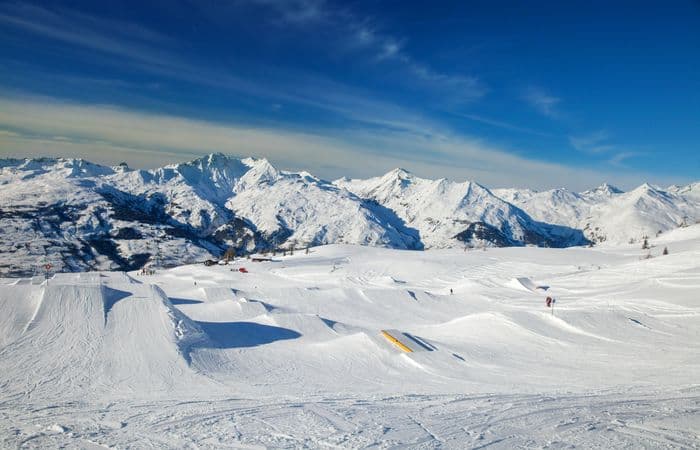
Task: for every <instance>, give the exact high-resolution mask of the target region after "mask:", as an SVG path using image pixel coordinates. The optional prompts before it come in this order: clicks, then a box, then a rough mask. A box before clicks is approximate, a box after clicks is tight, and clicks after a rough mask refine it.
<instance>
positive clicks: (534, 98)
mask: <svg viewBox="0 0 700 450" xmlns="http://www.w3.org/2000/svg"><path fill="white" fill-rule="evenodd" d="M523 99H524V100H525V101H526V102H528V103H529V104H530V106H532V107H533V108H534V109H535V110H537V111H538V112H539V113H540V114H542V115H544V116H547V117H549V118H552V119H559V118H560V117H561V112H560V111H559V110H558V109H557V107H558V105H559V104H560V103H561V99H560V98H558V97H554V96H553V95H550V94H548V93H547V92H545V91H544V89H542V88H539V87H535V86H530V87H529V88H527V89H526V90H525V94H524V95H523Z"/></svg>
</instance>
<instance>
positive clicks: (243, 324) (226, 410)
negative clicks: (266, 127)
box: [0, 179, 700, 449]
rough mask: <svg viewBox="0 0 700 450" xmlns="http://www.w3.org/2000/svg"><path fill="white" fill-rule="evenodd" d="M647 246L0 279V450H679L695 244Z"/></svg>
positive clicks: (693, 237)
mask: <svg viewBox="0 0 700 450" xmlns="http://www.w3.org/2000/svg"><path fill="white" fill-rule="evenodd" d="M224 181H225V179H224V180H222V182H224ZM650 243H651V245H652V248H651V250H650V253H649V254H650V255H651V256H652V257H651V258H648V259H646V258H645V257H646V256H647V252H646V251H642V250H641V249H640V248H639V245H624V246H606V247H603V248H591V249H585V248H568V249H547V248H536V247H520V248H491V249H486V250H470V251H464V250H461V249H459V250H458V249H443V250H431V251H426V252H421V251H409V250H391V249H384V248H375V247H363V246H352V245H328V246H321V247H314V248H312V249H310V251H309V253H308V254H307V253H306V252H304V251H297V252H295V254H294V255H287V256H283V257H279V256H278V257H275V258H273V260H272V261H265V262H251V261H249V260H245V259H242V260H236V261H235V262H234V263H232V264H229V265H215V266H211V267H205V266H203V265H186V266H180V267H177V268H173V269H169V270H162V271H157V272H156V274H155V275H140V274H139V273H138V272H130V273H124V272H89V273H62V274H56V275H54V276H53V277H52V278H50V279H49V280H48V281H45V280H43V279H41V278H24V279H21V278H19V279H18V278H14V279H9V278H7V279H0V447H2V448H11V447H35V448H55V447H63V446H67V447H71V448H74V447H75V448H103V447H117V448H125V447H139V448H144V447H151V448H153V447H154V448H202V447H205V448H206V447H232V448H259V447H272V448H298V447H312V448H331V447H333V448H335V447H344V448H347V447H350V448H356V447H377V448H392V447H407V448H460V449H461V448H484V447H491V448H514V447H535V448H564V447H572V446H576V447H579V446H582V447H587V448H591V447H598V448H614V447H627V448H640V447H646V448H656V447H686V448H693V447H695V448H697V447H698V445H699V444H698V443H699V442H700V440H699V439H700V436H699V433H700V414H698V412H699V411H700V387H699V386H698V380H700V335H699V333H700V296H699V295H698V294H699V293H700V226H697V225H695V226H691V227H687V228H681V229H677V230H675V231H672V232H669V233H665V234H663V235H661V236H660V237H658V238H653V239H651V241H650ZM664 248H667V249H668V254H667V255H662V252H663V249H664ZM643 258H644V259H643ZM241 267H245V268H246V269H247V270H248V273H242V272H239V271H238V270H237V269H239V268H241ZM546 296H552V297H553V298H554V299H555V303H554V309H553V310H552V309H551V308H547V307H546V306H545V302H544V299H545V297H546ZM383 331H384V332H385V333H382V332H383ZM387 335H389V336H392V337H394V338H395V339H394V340H391V339H388V338H387ZM397 342H398V343H401V345H398V344H397ZM407 349H408V350H410V351H406V350H407Z"/></svg>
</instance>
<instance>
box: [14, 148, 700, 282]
mask: <svg viewBox="0 0 700 450" xmlns="http://www.w3.org/2000/svg"><path fill="white" fill-rule="evenodd" d="M698 191H700V189H699V188H698V183H696V184H695V185H689V186H684V187H681V186H676V187H673V188H668V189H666V190H665V191H664V190H660V189H658V188H655V187H652V186H649V185H643V186H640V187H639V188H638V189H636V190H634V191H632V192H629V193H622V192H621V191H619V190H617V189H615V188H613V187H611V186H608V185H604V186H601V187H600V188H597V189H594V190H592V191H587V192H584V193H580V194H577V193H572V192H568V191H566V190H563V189H558V190H552V191H546V192H541V193H538V192H534V191H529V190H515V189H508V190H496V191H494V192H492V191H490V190H489V189H487V188H485V187H483V186H481V185H479V184H477V183H475V182H469V181H467V182H463V183H457V182H451V181H448V180H445V179H439V180H428V179H422V178H419V177H416V176H414V175H413V174H410V173H409V172H407V171H405V170H401V169H396V170H393V171H391V172H389V173H387V174H385V175H384V176H381V177H376V178H370V179H366V180H348V179H341V180H337V181H335V182H332V183H331V182H328V181H324V180H321V179H319V178H316V177H314V176H313V175H311V174H309V173H306V172H300V173H292V172H285V171H280V170H277V169H276V168H274V167H273V166H272V165H271V164H270V163H269V162H268V161H267V160H265V159H254V158H246V159H235V158H230V157H227V156H225V155H222V154H212V155H208V156H205V157H202V158H198V159H195V160H193V161H190V162H186V163H180V164H173V165H168V166H165V167H162V168H157V169H152V170H132V169H130V168H129V167H128V166H127V165H126V164H124V163H122V164H120V165H118V166H116V167H106V166H100V165H97V164H92V163H90V162H87V161H84V160H81V159H64V158H58V159H51V158H41V159H24V160H18V159H6V160H0V252H1V253H2V259H1V260H0V273H4V274H28V273H32V272H33V271H36V270H37V268H41V267H43V266H45V265H46V264H50V265H51V266H52V270H68V271H76V270H87V269H134V268H138V267H142V266H143V265H144V264H147V263H149V261H150V262H151V263H153V264H163V265H171V264H172V265H174V264H182V263H187V262H193V261H201V260H203V259H206V258H211V257H212V256H214V257H217V256H220V255H221V254H222V253H224V252H225V251H226V250H228V249H233V250H234V251H235V252H237V253H239V254H241V253H250V252H254V251H261V250H272V249H289V248H292V247H295V248H302V247H306V246H314V245H320V244H329V243H349V244H361V245H372V246H385V247H391V248H398V249H428V248H444V247H454V246H459V247H462V246H470V247H473V246H513V245H538V246H549V247H564V246H571V245H581V244H586V243H588V241H587V240H586V238H588V239H591V240H593V241H596V242H601V241H608V242H612V241H615V242H626V241H627V240H628V239H629V238H631V237H632V238H639V237H641V235H642V233H643V234H647V235H650V236H651V235H652V234H654V233H656V232H657V231H658V230H662V231H665V230H667V229H670V228H674V227H677V226H679V225H680V224H682V223H684V222H688V223H690V222H694V221H695V220H697V218H698V217H699V216H700V214H698V211H700V206H699V205H700V200H699V196H698ZM638 235H639V236H638Z"/></svg>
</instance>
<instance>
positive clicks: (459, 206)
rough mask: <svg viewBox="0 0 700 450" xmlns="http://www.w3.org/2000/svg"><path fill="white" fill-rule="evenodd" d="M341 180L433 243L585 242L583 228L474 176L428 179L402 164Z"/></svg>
mask: <svg viewBox="0 0 700 450" xmlns="http://www.w3.org/2000/svg"><path fill="white" fill-rule="evenodd" d="M335 184H336V185H337V186H340V187H343V188H345V189H347V190H348V191H350V192H353V193H355V194H357V195H358V196H360V197H362V198H366V199H370V200H372V201H375V202H377V203H378V204H380V205H382V206H384V207H386V208H388V209H391V210H392V211H395V212H396V214H397V215H398V216H399V217H400V218H401V219H402V220H404V221H405V223H406V224H407V225H408V226H410V227H413V228H415V229H416V230H418V232H419V233H420V237H421V240H422V242H423V243H424V244H425V246H426V247H429V248H434V247H452V246H455V245H456V242H455V240H458V241H463V242H465V243H467V244H468V245H469V244H483V245H497V246H512V245H525V244H533V245H539V246H547V247H563V246H570V245H580V244H583V243H585V239H583V235H582V234H581V233H580V232H578V231H577V230H573V229H568V228H567V227H558V226H552V225H549V224H545V223H539V222H537V221H535V220H533V219H532V218H531V217H530V216H528V215H527V213H525V212H524V211H522V210H521V209H519V208H517V207H514V206H513V205H511V204H509V203H507V202H505V201H503V200H502V199H500V198H498V197H496V196H495V195H493V194H492V193H491V191H489V190H488V189H487V188H485V187H483V186H481V185H480V184H478V183H475V182H471V181H466V182H464V183H456V182H452V181H448V180H446V179H444V178H443V179H439V180H427V179H423V178H419V177H416V176H414V175H413V174H411V173H409V172H407V171H406V170H403V169H396V170H393V171H391V172H389V173H387V174H386V175H384V176H381V177H376V178H370V179H367V180H348V179H340V180H337V181H336V182H335Z"/></svg>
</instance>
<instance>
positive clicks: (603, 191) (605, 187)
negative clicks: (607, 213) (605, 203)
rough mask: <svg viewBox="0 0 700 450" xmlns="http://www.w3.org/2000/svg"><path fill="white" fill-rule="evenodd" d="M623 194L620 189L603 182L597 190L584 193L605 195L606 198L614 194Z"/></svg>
mask: <svg viewBox="0 0 700 450" xmlns="http://www.w3.org/2000/svg"><path fill="white" fill-rule="evenodd" d="M623 192H624V191H623V190H622V189H619V188H618V187H616V186H613V185H611V184H609V183H607V182H604V183H603V184H601V185H600V186H598V187H597V188H595V189H591V190H589V191H586V192H584V194H594V195H605V196H607V197H612V196H613V195H615V194H622V193H623Z"/></svg>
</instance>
